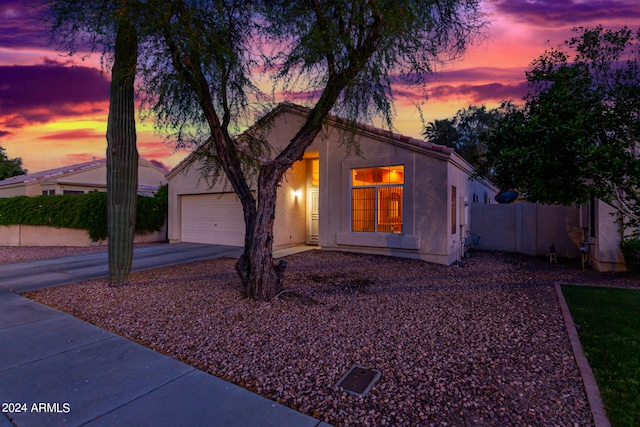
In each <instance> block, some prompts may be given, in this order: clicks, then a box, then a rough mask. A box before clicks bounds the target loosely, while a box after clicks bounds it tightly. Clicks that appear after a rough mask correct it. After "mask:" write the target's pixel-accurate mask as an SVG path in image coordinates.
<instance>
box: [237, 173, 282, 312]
mask: <svg viewBox="0 0 640 427" xmlns="http://www.w3.org/2000/svg"><path fill="white" fill-rule="evenodd" d="M280 175H281V174H280ZM278 180H279V179H278V174H277V171H276V170H275V167H274V165H273V164H271V165H265V166H263V167H262V169H261V171H260V176H259V179H258V182H259V184H258V203H257V207H256V212H255V215H251V214H250V215H245V227H246V233H247V234H246V238H245V246H244V253H243V254H242V256H241V257H240V259H238V262H237V263H236V271H237V272H238V275H239V276H240V280H241V281H242V285H243V287H244V294H245V296H246V297H247V298H251V299H254V300H258V301H269V300H271V299H273V298H274V297H275V296H276V295H278V293H279V292H280V291H281V290H282V284H281V282H280V279H281V276H282V273H283V272H284V267H285V266H286V263H284V262H283V261H281V262H280V264H278V265H274V263H273V223H274V221H275V213H276V200H277V188H278V186H277V185H276V184H277V182H278Z"/></svg>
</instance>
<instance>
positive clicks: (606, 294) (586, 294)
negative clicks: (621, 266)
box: [562, 286, 640, 427]
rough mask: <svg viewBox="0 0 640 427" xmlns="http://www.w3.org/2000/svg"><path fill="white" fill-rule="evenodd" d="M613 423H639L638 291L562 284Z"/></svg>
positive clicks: (639, 304)
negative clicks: (579, 327)
mask: <svg viewBox="0 0 640 427" xmlns="http://www.w3.org/2000/svg"><path fill="white" fill-rule="evenodd" d="M562 292H563V293H564V296H565V298H566V300H567V304H568V305H569V309H570V310H571V315H572V316H573V321H574V322H575V324H576V325H580V326H581V329H580V332H579V335H580V341H581V342H582V347H583V348H584V352H585V354H586V355H587V359H588V360H589V365H590V366H591V369H593V373H594V375H595V377H596V381H597V383H598V388H599V389H600V394H601V395H602V400H603V401H604V405H605V409H606V411H607V415H608V416H609V419H610V420H611V425H612V426H613V427H619V426H638V425H640V291H639V290H634V289H612V288H594V287H581V286H563V287H562Z"/></svg>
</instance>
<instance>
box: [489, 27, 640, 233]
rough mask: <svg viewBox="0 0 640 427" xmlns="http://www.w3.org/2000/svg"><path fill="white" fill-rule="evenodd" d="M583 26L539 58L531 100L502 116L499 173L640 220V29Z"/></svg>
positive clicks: (533, 197)
mask: <svg viewBox="0 0 640 427" xmlns="http://www.w3.org/2000/svg"><path fill="white" fill-rule="evenodd" d="M575 32H576V34H577V36H576V37H573V38H571V39H570V40H568V41H566V42H565V43H564V44H563V45H562V46H560V47H559V48H557V49H551V50H549V51H547V52H545V53H544V54H543V55H542V56H540V57H539V58H538V59H536V60H535V61H534V62H533V63H532V69H531V70H530V71H529V72H527V74H526V75H527V80H528V82H529V93H528V95H527V96H526V97H525V102H526V103H525V105H524V106H523V107H522V108H517V107H514V106H511V107H509V108H507V111H506V114H505V117H504V118H503V119H501V120H500V121H499V122H498V124H497V126H496V129H495V132H494V133H493V134H492V137H491V138H490V142H489V146H488V157H489V159H490V162H491V164H492V167H493V168H494V171H495V173H496V178H495V181H496V183H497V184H498V185H499V186H500V187H501V188H503V189H509V188H517V189H518V190H520V192H521V193H522V195H523V196H524V197H525V198H526V199H528V200H530V201H532V202H541V203H550V204H551V203H560V204H573V203H586V202H588V201H589V200H590V199H591V198H593V197H596V198H599V199H602V200H604V201H606V202H608V203H610V204H611V205H612V206H613V207H615V208H616V209H617V210H618V211H619V212H620V213H622V214H623V215H622V220H621V225H623V226H625V227H637V226H640V146H639V141H640V120H639V119H640V68H639V66H640V63H639V62H638V59H639V58H638V45H637V43H638V41H639V40H640V32H638V33H637V34H635V35H634V34H633V33H632V31H631V30H629V29H628V28H626V27H624V28H622V29H620V30H618V31H614V30H611V29H604V28H603V27H596V28H593V29H584V28H578V29H576V30H575ZM568 50H569V51H570V52H568ZM625 58H626V59H625Z"/></svg>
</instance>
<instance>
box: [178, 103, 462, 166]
mask: <svg viewBox="0 0 640 427" xmlns="http://www.w3.org/2000/svg"><path fill="white" fill-rule="evenodd" d="M287 111H290V112H298V113H301V114H304V115H306V114H309V112H310V111H311V109H310V108H307V107H303V106H302V105H298V104H294V103H291V102H282V103H280V104H278V105H277V106H276V107H275V108H274V109H273V110H271V111H269V112H268V113H266V114H265V115H264V116H263V117H261V118H259V119H258V120H256V123H255V124H254V125H253V126H251V127H250V128H249V129H247V130H246V131H244V132H243V134H245V133H248V132H251V131H252V130H255V129H256V128H259V127H260V125H261V124H262V122H263V121H264V120H268V119H269V118H272V117H274V116H275V115H277V114H280V113H283V112H287ZM328 119H329V121H331V122H334V123H336V124H338V125H353V126H354V127H355V129H359V130H361V131H364V132H368V133H371V134H375V135H379V136H382V137H385V138H388V139H391V140H394V141H398V142H401V143H404V144H409V145H414V146H416V147H420V148H422V149H426V150H430V151H435V152H439V153H443V154H445V155H451V154H452V153H453V152H454V149H453V148H451V147H447V146H444V145H439V144H433V143H431V142H427V141H423V140H421V139H417V138H412V137H410V136H406V135H402V134H399V133H394V132H391V131H388V130H384V129H380V128H377V127H374V126H371V125H367V124H364V123H358V122H353V121H350V120H348V119H345V118H343V117H339V116H336V115H333V114H330V115H329V117H328ZM241 135H242V134H241ZM207 144H208V142H207V143H205V144H203V145H201V146H200V148H199V149H202V148H203V147H204V146H205V145H207ZM197 150H198V149H196V150H194V152H193V153H195V151H197ZM193 153H191V154H189V155H188V156H187V157H185V158H184V159H183V160H182V161H181V162H180V163H178V164H177V165H176V166H175V167H174V168H173V169H172V170H171V171H170V172H169V173H168V174H167V177H169V176H173V175H175V173H176V172H177V171H179V170H182V169H183V168H184V167H185V166H186V165H187V164H188V163H189V162H190V161H191V159H192V156H193Z"/></svg>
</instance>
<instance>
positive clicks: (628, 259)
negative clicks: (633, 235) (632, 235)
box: [620, 239, 640, 273]
mask: <svg viewBox="0 0 640 427" xmlns="http://www.w3.org/2000/svg"><path fill="white" fill-rule="evenodd" d="M620 249H622V256H623V257H624V262H625V263H626V264H627V267H628V268H629V270H631V271H633V272H636V273H640V239H625V240H623V241H622V242H621V243H620Z"/></svg>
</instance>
